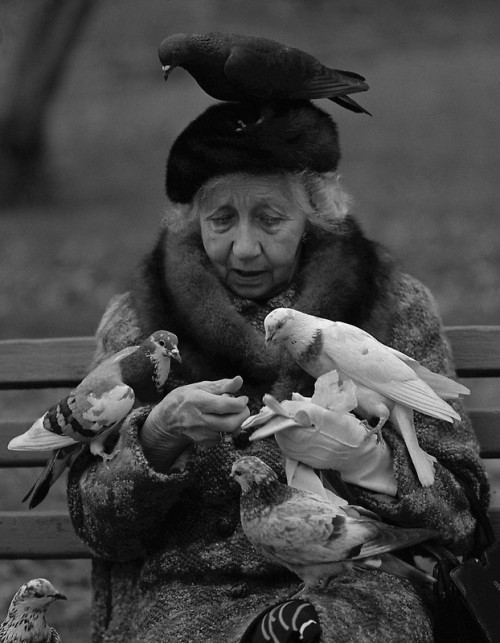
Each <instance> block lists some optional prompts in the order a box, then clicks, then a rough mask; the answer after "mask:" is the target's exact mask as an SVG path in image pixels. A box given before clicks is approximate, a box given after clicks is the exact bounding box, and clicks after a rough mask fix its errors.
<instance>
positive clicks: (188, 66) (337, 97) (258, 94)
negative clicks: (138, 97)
mask: <svg viewBox="0 0 500 643" xmlns="http://www.w3.org/2000/svg"><path fill="white" fill-rule="evenodd" d="M158 54H159V58H160V62H161V64H162V69H163V72H164V75H165V80H167V79H168V76H169V74H170V72H171V71H172V69H174V68H175V67H183V68H184V69H185V70H186V71H188V72H189V73H190V74H191V76H193V78H194V79H195V80H196V82H197V83H198V85H200V87H201V88H202V89H203V90H204V91H205V92H206V93H207V94H208V95H209V96H212V98H215V99H217V100H222V101H258V102H262V103H264V102H279V101H294V100H304V99H307V100H311V99H316V98H328V99H329V100H331V101H333V102H334V103H337V104H338V105H340V106H342V107H345V108H346V109H348V110H350V111H353V112H357V113H365V114H369V112H368V111H367V110H366V109H364V108H363V107H361V105H358V103H356V102H355V101H354V100H353V99H352V98H350V97H349V96H348V94H353V93H355V92H363V91H366V90H367V89H368V85H367V83H366V82H365V79H364V78H363V76H360V75H359V74H355V73H354V72H351V71H339V70H337V69H330V68H329V67H325V65H323V64H321V63H320V62H319V60H317V59H316V58H314V56H311V55H310V54H308V53H306V52H305V51H301V50H300V49H296V48H294V47H289V46H287V45H283V44H281V43H279V42H276V41H274V40H269V39H267V38H261V37H255V36H244V35H238V34H231V33H205V34H196V33H191V34H184V33H180V34H174V35H171V36H168V37H167V38H165V40H163V42H162V43H161V44H160V47H159V50H158Z"/></svg>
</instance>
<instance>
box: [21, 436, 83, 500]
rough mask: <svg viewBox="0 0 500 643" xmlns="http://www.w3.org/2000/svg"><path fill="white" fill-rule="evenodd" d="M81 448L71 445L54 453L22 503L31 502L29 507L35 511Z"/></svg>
mask: <svg viewBox="0 0 500 643" xmlns="http://www.w3.org/2000/svg"><path fill="white" fill-rule="evenodd" d="M81 448H82V447H80V448H78V447H77V446H75V445H70V446H67V447H65V448H63V449H57V451H54V453H53V454H52V456H51V458H50V459H49V460H47V463H46V465H45V467H44V469H43V471H42V473H41V474H40V475H39V476H38V478H37V479H36V481H35V483H34V485H33V486H32V487H31V489H30V490H29V491H28V493H27V494H26V495H25V496H24V498H23V499H22V502H26V501H27V500H30V502H29V504H28V507H29V508H30V509H34V508H35V507H37V506H38V505H39V504H40V503H41V502H42V501H43V500H45V498H46V496H47V494H48V493H49V491H50V488H51V487H52V485H53V484H54V483H55V482H56V480H58V478H60V477H61V475H62V474H63V472H64V470H65V469H66V467H67V466H68V464H69V463H70V462H71V461H73V459H74V458H75V457H76V455H77V454H78V453H80V450H81Z"/></svg>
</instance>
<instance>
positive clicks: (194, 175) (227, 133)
mask: <svg viewBox="0 0 500 643" xmlns="http://www.w3.org/2000/svg"><path fill="white" fill-rule="evenodd" d="M261 117H262V120H261V121H259V119H260V118H261ZM339 159H340V148H339V142H338V136H337V126H336V125H335V123H334V122H333V120H332V119H331V118H330V116H329V115H328V114H327V113H326V112H324V111H323V110H321V109H319V107H316V106H315V105H313V104H312V103H311V102H309V101H295V102H292V103H283V104H279V105H272V107H264V108H261V106H259V105H257V104H253V103H219V104H216V105H212V106H211V107H209V108H208V109H207V110H206V111H205V112H203V113H202V114H201V115H200V116H198V118H196V119H195V120H194V121H193V122H192V123H190V124H189V125H188V126H187V127H186V129H185V130H184V131H183V132H182V133H181V134H180V135H179V137H178V138H177V140H176V141H175V142H174V144H173V145H172V148H171V150H170V155H169V158H168V162H167V177H166V190H167V195H168V197H169V198H170V199H171V200H172V201H175V202H178V203H189V202H190V201H191V200H192V198H193V197H194V195H195V194H196V192H197V191H198V190H199V188H200V187H201V186H202V185H203V184H204V183H206V182H207V181H208V180H209V179H212V178H215V177H217V176H223V175H224V174H231V173H234V172H249V173H252V174H272V173H276V172H294V171H301V170H310V171H312V172H328V171H331V170H335V169H336V167H337V165H338V162H339Z"/></svg>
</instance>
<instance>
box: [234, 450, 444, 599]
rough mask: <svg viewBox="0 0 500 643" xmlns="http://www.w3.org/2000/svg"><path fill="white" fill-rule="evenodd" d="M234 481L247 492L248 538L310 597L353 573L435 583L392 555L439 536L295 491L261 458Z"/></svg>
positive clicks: (245, 462) (242, 463) (251, 460)
mask: <svg viewBox="0 0 500 643" xmlns="http://www.w3.org/2000/svg"><path fill="white" fill-rule="evenodd" d="M231 476H232V477H233V478H234V479H235V480H236V481H237V482H238V483H239V485H240V486H241V490H242V493H241V501H240V517H241V525H242V527H243V531H244V533H245V535H246V536H247V538H248V539H249V540H250V542H251V543H252V544H253V545H254V546H255V547H256V548H257V549H258V550H259V551H260V552H261V553H262V554H264V556H266V557H267V558H269V559H270V560H272V561H274V562H276V563H278V564H280V565H283V566H284V567H287V568H288V569H290V570H291V571H293V572H294V573H295V574H297V576H299V577H300V578H301V579H302V580H303V581H304V583H305V591H307V589H309V588H314V587H317V586H319V587H325V586H327V585H328V583H329V582H330V580H331V579H332V578H335V577H336V576H339V575H341V574H343V573H344V571H346V570H348V569H349V568H356V569H362V570H363V569H364V570H367V569H373V568H378V569H382V570H385V571H388V572H390V573H394V574H397V575H400V576H403V577H405V578H408V579H410V580H411V581H412V582H415V583H417V584H419V585H422V584H423V585H424V586H429V585H431V584H432V583H433V579H432V578H430V577H429V576H428V575H427V574H425V573H423V572H421V571H420V570H418V569H416V568H414V567H413V566H412V565H409V564H408V563H405V562H404V561H402V560H400V559H399V558H395V557H394V556H392V555H391V554H389V553H388V552H391V551H395V550H397V549H402V548H406V547H410V546H412V545H415V544H417V543H420V542H423V541H425V540H428V539H430V538H434V537H435V536H436V535H437V532H435V531H433V530H430V529H419V528H403V527H394V526H391V525H388V524H386V523H384V522H382V521H381V520H380V519H379V518H378V517H377V516H376V515H375V514H374V513H373V512H370V511H368V510H366V509H363V508H361V507H357V506H353V505H344V506H339V505H336V504H334V503H332V502H330V501H328V500H326V499H325V498H323V497H321V496H319V495H317V494H315V493H311V492H308V491H302V490H300V489H295V488H293V487H290V486H288V485H286V484H283V483H281V482H280V481H279V480H278V477H277V476H276V474H275V472H274V471H273V470H272V469H271V467H269V466H268V465H267V464H265V463H264V462H263V461H262V460H261V459H260V458H257V457H255V456H245V457H243V458H240V459H239V460H237V461H236V462H235V463H234V464H233V466H232V469H231Z"/></svg>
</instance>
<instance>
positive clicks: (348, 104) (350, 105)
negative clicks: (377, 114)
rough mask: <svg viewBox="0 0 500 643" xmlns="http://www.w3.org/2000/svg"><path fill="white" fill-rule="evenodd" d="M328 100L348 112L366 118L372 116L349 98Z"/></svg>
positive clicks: (334, 97)
mask: <svg viewBox="0 0 500 643" xmlns="http://www.w3.org/2000/svg"><path fill="white" fill-rule="evenodd" d="M329 100H331V101H332V102H334V103H337V105H340V107H343V108H344V109H348V110H349V111H350V112H354V113H355V114H368V116H373V114H371V113H370V112H369V111H368V110H367V109H365V108H364V107H362V106H361V105H360V104H359V103H357V102H356V101H355V100H353V99H352V98H351V97H350V96H332V97H331V98H329Z"/></svg>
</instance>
